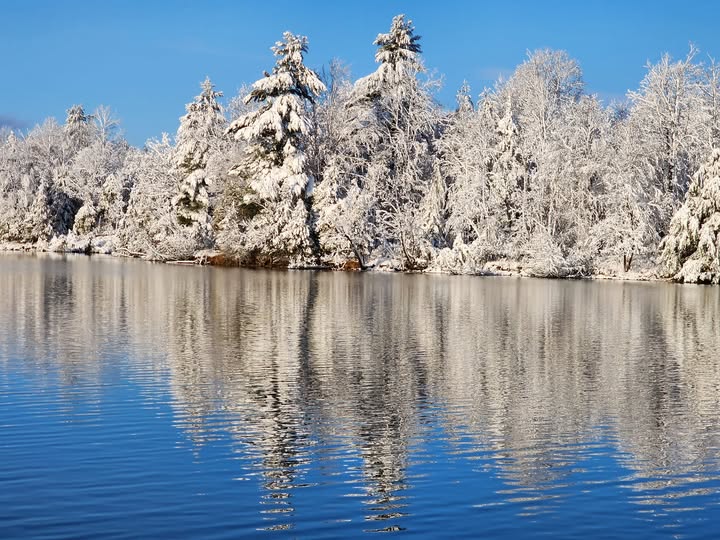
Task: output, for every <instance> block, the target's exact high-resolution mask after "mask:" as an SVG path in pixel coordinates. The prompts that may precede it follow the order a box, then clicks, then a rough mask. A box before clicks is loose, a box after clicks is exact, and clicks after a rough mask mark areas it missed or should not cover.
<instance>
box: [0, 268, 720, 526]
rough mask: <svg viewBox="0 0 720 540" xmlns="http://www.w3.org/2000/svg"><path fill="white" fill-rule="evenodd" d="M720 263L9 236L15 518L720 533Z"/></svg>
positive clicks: (5, 498)
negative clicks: (710, 282)
mask: <svg viewBox="0 0 720 540" xmlns="http://www.w3.org/2000/svg"><path fill="white" fill-rule="evenodd" d="M718 351H720V288H718V287H700V286H681V285H671V284H665V283H652V284H651V283H629V282H627V283H622V282H598V281H553V280H536V279H519V278H493V277H460V276H428V275H385V274H355V273H337V272H306V271H264V270H263V271H260V270H240V269H226V268H200V267H179V266H170V265H159V264H151V263H145V262H141V261H135V260H123V259H114V258H103V257H96V256H93V257H85V256H51V255H43V256H40V255H38V256H31V255H11V254H8V255H2V256H0V434H1V437H0V486H2V489H0V538H3V539H7V538H73V539H79V538H140V537H144V538H168V539H178V538H202V539H212V538H240V537H243V538H255V537H257V538H273V537H287V538H347V537H360V536H367V535H369V534H372V533H376V532H392V533H395V534H397V535H400V536H402V537H405V536H412V537H416V538H438V537H473V538H548V539H557V538H580V537H586V538H632V539H634V540H636V539H642V538H716V537H717V534H718V531H719V530H720V507H719V506H720V354H719V353H718Z"/></svg>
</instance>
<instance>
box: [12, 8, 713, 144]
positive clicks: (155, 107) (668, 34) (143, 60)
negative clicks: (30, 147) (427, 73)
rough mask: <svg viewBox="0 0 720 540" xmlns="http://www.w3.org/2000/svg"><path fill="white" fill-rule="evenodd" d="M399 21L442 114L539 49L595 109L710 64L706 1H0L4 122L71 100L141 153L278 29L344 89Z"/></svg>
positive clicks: (263, 57) (262, 65) (244, 69)
mask: <svg viewBox="0 0 720 540" xmlns="http://www.w3.org/2000/svg"><path fill="white" fill-rule="evenodd" d="M683 4H685V5H686V7H683ZM397 13H405V14H407V15H408V16H409V17H410V18H411V19H412V20H413V21H414V23H415V27H416V29H417V32H418V33H419V34H420V35H421V36H422V37H423V39H422V41H421V44H422V46H423V50H424V58H425V63H426V65H427V66H428V67H429V68H430V69H433V70H436V71H437V73H438V74H442V75H443V77H444V88H443V90H442V91H441V92H440V93H439V95H438V98H439V100H440V101H441V102H442V103H444V104H445V105H447V106H451V105H452V104H453V101H454V95H455V92H456V90H457V88H458V87H459V86H460V85H461V84H462V81H463V80H464V79H467V80H468V82H469V83H470V84H471V86H472V89H473V93H474V94H477V93H479V92H480V91H481V90H482V89H483V87H485V86H491V85H492V83H493V82H494V80H495V79H496V78H497V76H498V75H500V74H508V73H510V72H512V70H513V69H514V68H515V67H516V66H517V65H518V64H519V63H521V62H522V61H523V59H524V58H525V55H526V51H527V50H534V49H537V48H544V47H550V48H555V49H564V50H567V51H568V53H569V54H570V56H572V57H574V58H576V59H577V60H578V61H579V62H580V64H581V66H582V68H583V70H584V72H585V80H586V81H587V84H588V89H589V91H590V92H592V93H597V94H599V95H600V96H601V97H603V98H604V99H612V98H618V97H622V96H623V95H624V94H625V92H626V91H627V90H628V89H634V88H637V86H638V84H639V82H640V80H641V79H642V77H643V75H644V73H645V69H644V65H645V63H646V62H647V61H648V60H651V61H656V60H657V59H658V58H659V57H660V55H661V54H662V53H663V52H666V51H667V52H669V53H671V54H672V55H673V56H675V57H679V56H683V55H684V54H685V53H686V52H687V50H688V44H689V42H693V43H695V44H696V45H697V46H698V47H699V48H700V50H701V55H702V56H703V58H705V57H706V56H705V55H707V54H710V55H713V56H717V57H718V58H720V32H718V21H719V20H720V2H715V1H710V0H707V1H704V2H680V1H673V2H670V1H663V0H660V1H658V0H654V1H627V2H623V1H616V0H606V1H591V0H584V1H581V0H575V1H567V2H560V1H556V2H550V1H545V2H543V1H540V0H534V1H508V0H506V1H500V0H497V1H494V2H482V1H479V0H471V1H460V0H458V1H452V0H447V1H445V2H440V1H437V0H435V1H422V0H416V1H404V2H403V1H395V0H358V1H355V2H350V1H345V0H335V1H306V2H297V1H295V2H290V1H285V0H280V1H277V0H270V1H264V2H263V1H254V2H241V1H233V0H196V1H192V2H188V1H172V2H171V1H161V0H143V1H136V0H122V1H121V0H86V1H80V0H72V1H71V0H67V1H63V0H0V51H1V53H0V54H1V55H2V60H0V68H1V70H2V73H3V84H2V85H0V124H8V125H15V126H22V127H32V126H33V125H35V124H36V123H38V122H41V121H42V120H43V119H44V118H46V117H48V116H55V117H56V118H58V119H59V120H63V119H64V117H65V110H66V109H67V108H68V107H70V106H71V105H73V104H75V103H80V104H83V105H84V106H85V108H86V109H87V110H92V109H94V108H95V107H96V106H98V105H100V104H105V105H109V106H110V107H111V108H112V109H113V110H114V111H115V113H116V114H117V115H118V116H119V117H120V119H121V121H122V126H123V130H124V132H125V135H126V136H127V138H128V140H129V141H130V142H131V143H133V144H136V145H141V144H142V143H143V142H144V141H145V139H147V138H149V137H152V136H158V135H160V134H161V133H162V132H163V131H167V132H169V133H174V132H175V130H176V129H177V124H178V118H179V117H180V116H181V115H182V114H183V112H184V105H185V103H187V102H188V101H190V100H191V99H192V97H193V96H195V95H196V94H198V92H199V84H200V82H201V81H202V80H203V79H204V78H205V76H206V75H208V76H210V78H211V79H212V80H213V82H214V83H215V84H216V86H217V88H218V89H220V90H222V91H224V92H225V94H226V95H233V94H235V93H236V92H237V89H238V88H239V87H240V86H241V84H242V83H243V82H247V83H252V82H253V81H255V80H256V79H257V78H258V77H260V76H261V73H262V71H263V70H264V69H267V70H270V69H271V68H272V66H273V63H274V61H273V57H272V53H271V52H270V50H269V47H270V46H271V45H272V44H273V43H274V42H275V41H276V40H277V39H278V38H279V37H280V36H281V35H282V32H283V31H285V30H290V31H292V32H295V33H300V34H304V35H307V36H308V38H309V40H310V52H309V54H308V56H307V58H306V60H307V63H308V65H310V66H311V67H313V68H315V69H320V68H321V67H322V66H323V65H327V63H328V62H329V61H330V60H331V59H332V58H339V59H341V60H343V61H345V62H346V63H348V64H349V65H350V66H351V69H352V74H353V77H354V78H357V77H360V76H364V75H366V74H367V73H369V72H370V71H372V70H373V69H375V65H374V60H373V55H374V52H375V47H374V46H373V45H372V41H373V39H374V38H375V36H376V35H377V34H378V33H379V32H385V31H387V28H388V27H389V25H390V21H391V19H392V17H393V15H396V14H397Z"/></svg>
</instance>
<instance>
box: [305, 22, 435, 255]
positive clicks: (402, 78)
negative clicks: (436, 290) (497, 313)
mask: <svg viewBox="0 0 720 540" xmlns="http://www.w3.org/2000/svg"><path fill="white" fill-rule="evenodd" d="M419 39H420V37H419V36H417V35H415V31H414V27H413V25H412V21H409V20H406V19H405V17H404V16H403V15H398V16H397V17H395V18H394V19H393V22H392V25H391V28H390V31H389V32H388V33H387V34H379V35H378V36H377V38H376V39H375V42H374V43H375V45H377V46H378V50H377V52H376V54H375V59H376V61H377V62H378V63H379V64H380V65H379V66H378V68H377V70H376V71H375V72H373V73H371V74H370V75H368V76H366V77H364V78H362V79H360V80H358V81H357V82H356V84H355V86H354V88H353V90H352V93H351V96H350V97H349V98H348V100H347V109H348V116H349V121H348V123H347V126H346V129H345V133H344V134H343V136H342V137H341V143H340V147H339V148H338V152H337V154H336V156H335V157H334V159H331V160H329V161H328V163H327V165H326V168H325V173H324V175H323V183H324V186H322V187H321V188H320V189H322V190H323V194H322V199H323V203H324V207H323V209H322V211H321V215H320V220H319V223H318V225H319V228H320V230H321V231H323V232H324V237H322V242H323V244H324V245H334V246H343V245H344V246H345V249H344V251H345V252H346V254H347V255H348V256H353V255H354V256H355V257H356V258H357V259H358V262H359V264H360V265H361V266H364V264H365V262H366V260H367V258H368V257H369V256H370V255H371V253H372V252H373V251H376V254H377V255H380V256H391V257H393V258H394V259H396V260H398V261H399V262H400V264H401V265H402V266H403V267H405V268H413V267H417V266H421V265H423V264H426V262H427V256H428V255H427V248H428V247H429V246H428V245H427V243H426V242H425V239H424V238H423V236H422V234H421V231H422V230H423V227H422V223H421V221H422V218H423V213H422V212H421V211H420V205H421V202H422V200H423V196H424V194H425V193H426V192H427V191H428V190H429V187H430V184H431V178H432V175H433V170H434V169H433V159H434V148H433V144H434V140H435V137H436V129H437V116H438V110H437V108H436V106H435V103H434V102H433V100H432V97H431V95H430V93H429V90H428V88H427V87H426V86H424V85H423V84H422V83H421V81H420V80H419V79H418V75H419V74H420V73H422V72H424V68H423V65H422V62H421V60H420V56H419V54H420V45H419V43H418V41H419Z"/></svg>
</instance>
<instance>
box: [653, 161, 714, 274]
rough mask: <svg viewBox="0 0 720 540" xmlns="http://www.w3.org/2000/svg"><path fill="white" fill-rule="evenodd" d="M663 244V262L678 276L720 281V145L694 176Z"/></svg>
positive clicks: (668, 270) (669, 270) (671, 272)
mask: <svg viewBox="0 0 720 540" xmlns="http://www.w3.org/2000/svg"><path fill="white" fill-rule="evenodd" d="M661 247H662V255H661V260H662V263H663V264H664V266H665V269H666V270H667V272H668V273H669V275H671V276H672V277H673V278H674V279H675V280H677V281H684V282H686V283H715V284H717V283H720V150H719V149H715V150H713V151H712V154H711V155H710V158H709V159H708V161H707V162H706V163H705V164H704V165H703V166H702V167H700V169H699V170H698V171H697V172H696V173H695V175H694V176H693V179H692V182H691V184H690V189H689V191H688V194H687V197H686V199H685V202H684V203H683V205H682V206H681V207H680V209H679V210H678V212H677V213H676V214H675V216H673V218H672V221H671V222H670V232H669V234H668V235H667V236H666V237H665V238H664V239H663V242H662V246H661Z"/></svg>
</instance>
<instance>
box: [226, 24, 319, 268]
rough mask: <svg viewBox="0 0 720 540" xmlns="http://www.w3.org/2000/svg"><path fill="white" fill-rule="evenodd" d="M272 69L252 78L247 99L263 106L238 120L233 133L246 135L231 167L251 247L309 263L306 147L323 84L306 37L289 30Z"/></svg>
mask: <svg viewBox="0 0 720 540" xmlns="http://www.w3.org/2000/svg"><path fill="white" fill-rule="evenodd" d="M272 50H273V53H274V54H275V56H276V57H277V61H276V64H275V67H274V68H273V71H272V73H266V76H265V77H264V78H262V79H260V80H258V81H257V82H255V83H254V84H253V89H252V91H251V92H250V94H249V95H248V96H247V98H246V101H247V102H256V103H258V104H259V107H258V109H257V110H254V111H250V112H249V113H248V114H246V115H244V116H242V117H240V118H238V119H237V120H235V121H234V122H233V123H232V124H231V125H230V127H229V128H228V133H230V134H232V135H233V136H234V137H235V138H236V139H239V140H243V141H245V142H246V146H245V149H244V156H243V159H242V161H241V162H240V163H239V164H237V165H236V166H235V167H234V168H233V173H234V174H236V175H238V176H240V177H242V178H243V179H244V180H245V182H246V185H247V192H246V193H245V195H244V197H243V200H242V201H238V205H239V206H242V207H244V209H243V210H241V211H240V212H239V213H238V214H236V215H237V216H238V217H239V220H240V223H238V226H239V227H240V229H241V235H240V237H241V238H242V243H243V246H242V248H243V249H244V250H246V251H249V252H255V253H257V254H259V255H268V256H271V257H281V258H282V257H286V258H289V260H290V262H291V263H293V264H307V263H309V262H312V261H313V260H314V258H315V257H316V252H317V248H316V241H315V239H314V232H313V225H312V215H311V208H310V196H311V194H312V191H313V187H314V186H313V184H314V179H313V178H312V176H311V175H310V174H309V170H308V163H307V157H306V154H305V150H306V145H307V137H308V135H309V131H310V121H309V111H308V106H309V104H310V103H312V102H313V101H314V100H315V99H316V97H317V96H318V95H320V94H321V93H322V92H324V91H325V85H324V84H323V83H322V81H321V80H320V78H319V77H318V75H317V74H316V73H315V72H314V71H313V70H311V69H309V68H308V67H306V66H305V64H304V63H303V55H304V54H305V53H306V52H307V38H305V37H304V36H296V35H294V34H291V33H290V32H285V33H284V34H283V40H282V41H279V42H277V43H276V44H275V46H274V47H273V48H272Z"/></svg>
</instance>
